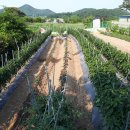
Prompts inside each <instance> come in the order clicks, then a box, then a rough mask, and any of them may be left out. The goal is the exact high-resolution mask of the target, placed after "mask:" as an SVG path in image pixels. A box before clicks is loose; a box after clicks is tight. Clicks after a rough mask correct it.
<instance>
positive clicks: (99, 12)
mask: <svg viewBox="0 0 130 130" xmlns="http://www.w3.org/2000/svg"><path fill="white" fill-rule="evenodd" d="M71 15H77V16H79V17H81V18H84V17H87V16H93V17H97V16H99V17H105V18H108V19H115V18H118V17H119V16H120V15H130V13H128V12H127V11H124V10H121V9H120V8H115V9H93V8H85V9H81V10H78V11H75V12H72V13H58V14H53V15H51V16H50V17H53V18H55V17H56V18H57V17H65V16H71Z"/></svg>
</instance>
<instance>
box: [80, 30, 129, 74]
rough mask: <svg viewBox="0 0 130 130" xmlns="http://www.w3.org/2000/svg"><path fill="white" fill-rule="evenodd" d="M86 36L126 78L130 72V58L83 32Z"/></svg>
mask: <svg viewBox="0 0 130 130" xmlns="http://www.w3.org/2000/svg"><path fill="white" fill-rule="evenodd" d="M82 33H83V34H84V36H85V37H86V38H87V39H88V40H89V41H90V42H91V44H94V46H96V48H98V49H99V50H101V51H102V54H103V55H104V56H105V57H106V58H107V59H108V60H109V61H110V62H112V64H113V65H114V66H115V67H116V68H117V69H118V70H119V71H120V72H121V73H122V74H123V75H124V76H126V75H127V74H128V72H129V71H130V56H129V55H128V54H125V53H123V52H121V51H119V50H117V49H116V48H114V47H112V46H111V45H110V44H109V43H108V44H106V43H104V42H103V41H102V40H100V39H98V38H96V37H94V36H93V35H91V34H90V33H89V32H87V31H82Z"/></svg>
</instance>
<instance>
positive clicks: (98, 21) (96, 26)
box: [93, 19, 101, 28]
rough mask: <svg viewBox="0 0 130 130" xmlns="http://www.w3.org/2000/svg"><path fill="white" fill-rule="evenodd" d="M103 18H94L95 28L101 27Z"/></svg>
mask: <svg viewBox="0 0 130 130" xmlns="http://www.w3.org/2000/svg"><path fill="white" fill-rule="evenodd" d="M100 25H101V20H100V19H94V20H93V28H100Z"/></svg>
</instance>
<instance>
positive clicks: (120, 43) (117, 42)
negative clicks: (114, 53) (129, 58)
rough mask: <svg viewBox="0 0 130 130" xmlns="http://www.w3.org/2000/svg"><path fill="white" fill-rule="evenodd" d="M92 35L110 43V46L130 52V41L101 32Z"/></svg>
mask: <svg viewBox="0 0 130 130" xmlns="http://www.w3.org/2000/svg"><path fill="white" fill-rule="evenodd" d="M93 35H94V36H95V37H97V38H99V39H102V40H103V41H104V42H106V43H108V42H109V43H110V44H111V45H112V46H114V47H116V48H117V49H118V50H121V51H122V52H126V53H129V54H130V42H127V41H125V40H121V39H118V38H115V37H110V36H106V35H103V34H100V33H99V32H97V33H93Z"/></svg>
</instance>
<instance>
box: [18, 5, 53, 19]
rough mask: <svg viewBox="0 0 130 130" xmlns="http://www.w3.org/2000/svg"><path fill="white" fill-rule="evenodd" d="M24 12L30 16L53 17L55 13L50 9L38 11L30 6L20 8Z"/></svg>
mask: <svg viewBox="0 0 130 130" xmlns="http://www.w3.org/2000/svg"><path fill="white" fill-rule="evenodd" d="M19 9H20V10H21V11H22V12H24V13H25V14H26V15H28V16H35V17H36V16H48V15H53V14H55V12H53V11H51V10H49V9H36V8H34V7H32V6H30V5H27V4H26V5H23V6H21V7H20V8H19Z"/></svg>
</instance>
